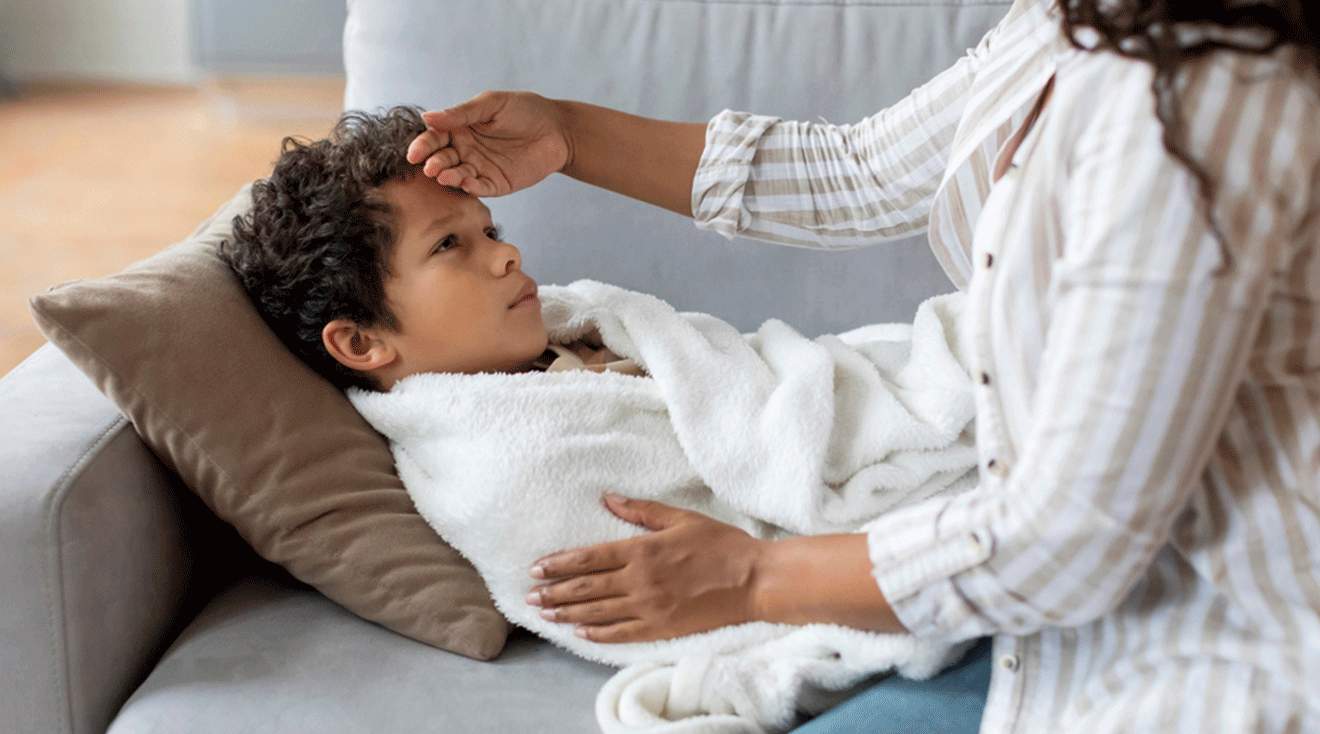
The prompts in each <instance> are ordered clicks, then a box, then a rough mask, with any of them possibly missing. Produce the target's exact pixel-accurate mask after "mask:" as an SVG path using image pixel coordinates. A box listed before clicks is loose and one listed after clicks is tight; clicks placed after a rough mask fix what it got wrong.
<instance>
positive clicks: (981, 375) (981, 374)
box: [976, 370, 990, 385]
mask: <svg viewBox="0 0 1320 734" xmlns="http://www.w3.org/2000/svg"><path fill="white" fill-rule="evenodd" d="M976 381H977V382H979V383H981V384H982V385H989V384H990V374H989V373H987V372H985V371H984V370H977V371H976Z"/></svg>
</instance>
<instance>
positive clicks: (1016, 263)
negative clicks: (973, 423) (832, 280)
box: [693, 0, 1320, 734]
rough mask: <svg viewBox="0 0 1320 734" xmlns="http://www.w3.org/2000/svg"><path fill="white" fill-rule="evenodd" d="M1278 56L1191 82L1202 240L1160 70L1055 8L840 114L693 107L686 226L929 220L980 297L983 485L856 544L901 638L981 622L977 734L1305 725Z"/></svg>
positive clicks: (1312, 457)
mask: <svg viewBox="0 0 1320 734" xmlns="http://www.w3.org/2000/svg"><path fill="white" fill-rule="evenodd" d="M1295 58H1296V54H1295V51H1293V50H1290V49H1284V50H1281V51H1279V52H1277V53H1275V54H1274V55H1272V56H1270V57H1265V58H1254V57H1248V56H1243V55H1237V54H1231V53H1219V54H1216V55H1214V56H1212V57H1209V58H1207V59H1204V60H1202V61H1200V62H1197V63H1196V64H1195V65H1193V66H1192V67H1190V68H1188V69H1187V70H1185V71H1184V72H1182V74H1181V76H1180V77H1179V79H1180V81H1179V84H1180V88H1181V90H1182V93H1183V95H1184V100H1185V101H1184V104H1185V108H1184V109H1185V110H1186V119H1187V120H1188V121H1189V122H1188V129H1187V137H1188V140H1189V141H1190V144H1191V148H1192V151H1193V154H1194V156H1195V158H1196V159H1197V160H1198V161H1200V162H1201V163H1202V164H1203V165H1204V166H1205V168H1206V169H1207V171H1208V172H1209V173H1210V175H1211V177H1212V178H1213V180H1214V181H1216V182H1217V191H1216V193H1215V197H1214V200H1213V201H1214V215H1215V218H1216V221H1217V222H1218V224H1219V225H1220V228H1221V229H1222V231H1223V233H1224V235H1225V241H1224V244H1223V245H1222V246H1221V243H1220V241H1219V240H1218V239H1217V238H1216V237H1215V236H1214V234H1213V232H1212V230H1211V229H1210V227H1209V226H1208V225H1207V219H1206V217H1205V216H1204V214H1203V208H1202V204H1201V201H1202V199H1201V197H1200V195H1199V191H1198V187H1197V183H1196V181H1195V179H1194V178H1193V177H1192V175H1191V174H1190V173H1189V172H1188V171H1187V170H1186V169H1185V168H1184V167H1183V166H1182V165H1181V164H1180V163H1178V162H1177V161H1176V160H1174V159H1173V158H1172V157H1171V156H1170V155H1169V154H1168V153H1167V152H1166V151H1165V149H1164V146H1163V144H1162V142H1161V134H1162V127H1161V126H1160V124H1159V122H1158V120H1157V119H1156V118H1155V117H1154V114H1153V111H1152V110H1153V106H1152V101H1151V91H1150V85H1151V77H1152V71H1151V69H1150V67H1149V66H1148V65H1146V64H1143V63H1140V62H1135V61H1131V60H1126V59H1123V58H1121V57H1119V56H1117V55H1115V54H1111V53H1093V52H1088V51H1082V50H1078V49H1075V48H1073V47H1071V46H1070V45H1069V44H1068V42H1067V40H1066V39H1064V38H1063V35H1062V33H1061V31H1060V26H1059V20H1058V11H1057V8H1055V7H1054V4H1053V2H1052V0H1019V2H1017V3H1016V4H1015V5H1014V6H1013V8H1012V9H1011V10H1010V11H1009V14H1008V16H1007V17H1006V18H1005V19H1004V20H1003V21H1002V22H1001V23H1000V24H999V26H998V27H997V28H995V29H994V30H992V31H991V32H990V33H989V34H988V35H987V36H986V38H985V39H984V40H983V41H982V42H981V43H980V44H979V45H978V47H977V48H976V49H974V50H972V51H970V52H969V53H968V55H967V56H966V57H964V58H963V59H961V60H960V61H959V62H958V63H957V64H956V65H954V66H953V67H952V68H951V69H950V70H948V71H947V72H945V73H944V74H942V75H940V76H939V77H937V78H936V79H934V80H932V81H931V82H929V83H928V84H926V85H925V86H923V87H921V88H920V89H918V90H916V91H915V92H913V94H912V95H911V96H910V97H908V98H907V99H906V100H904V101H902V102H900V103H899V104H897V105H895V106H894V107H892V108H890V109H887V110H884V111H882V112H880V113H878V114H876V115H874V116H873V117H870V118H868V119H866V120H864V121H862V122H860V123H858V124H856V125H849V126H831V125H825V124H805V123H794V122H783V121H779V120H776V119H773V118H765V117H758V116H755V115H749V114H744V113H735V112H727V111H726V112H724V113H721V114H720V115H719V116H717V117H716V118H715V119H713V120H712V121H711V122H710V125H709V126H708V132H707V143H706V149H705V152H704V154H703V158H702V163H701V166H700V168H699V170H698V173H697V176H696V179H695V180H694V184H693V212H694V215H695V217H696V219H697V221H698V224H699V226H702V227H705V228H710V229H714V230H716V231H719V232H722V233H724V234H726V235H730V236H732V235H734V234H740V235H747V236H752V237H757V238H761V239H766V240H771V241H774V242H779V243H784V244H790V245H800V246H811V247H821V248H848V247H856V246H860V245H867V244H872V243H875V242H878V241H882V240H886V239H889V238H892V237H897V236H900V235H905V234H910V233H913V232H919V231H923V230H924V231H926V232H927V234H928V237H929V239H930V242H931V246H932V248H933V249H934V251H935V253H936V255H937V256H938V258H939V260H940V262H941V264H942V265H943V266H944V268H945V270H946V271H947V272H948V274H949V276H950V277H951V278H952V279H953V281H954V282H955V283H956V284H957V285H958V286H959V288H963V289H965V290H966V291H967V292H968V296H969V299H968V300H969V316H968V322H967V328H968V329H970V331H969V332H968V334H969V336H970V339H969V340H968V341H969V343H970V344H971V346H970V347H969V353H968V354H966V355H965V356H966V359H967V363H968V364H969V365H971V367H972V369H973V376H974V379H975V383H976V385H977V398H976V399H977V440H978V450H979V457H980V468H981V472H980V474H981V482H980V484H979V485H978V486H977V487H976V488H975V489H974V490H972V491H970V492H968V493H966V494H962V495H959V496H956V497H953V498H940V499H935V500H931V501H928V502H925V503H922V504H919V505H915V506H913V507H909V508H905V509H903V510H900V511H896V512H895V513H892V514H890V515H887V516H885V517H883V518H881V519H880V520H879V521H878V522H877V523H876V524H875V525H874V526H873V527H872V529H871V530H870V533H869V544H870V549H871V558H872V561H873V563H874V575H875V578H876V580H877V582H878V584H879V586H880V588H881V590H882V591H883V592H884V594H885V596H886V598H887V599H888V600H889V602H890V603H891V604H892V606H893V607H894V610H895V612H896V613H897V614H898V616H899V618H900V619H901V620H902V621H903V623H904V624H905V625H907V627H908V628H909V629H910V630H912V631H913V632H914V633H916V634H919V635H931V636H941V637H945V638H950V639H967V638H971V637H974V636H980V635H994V640H995V642H994V645H995V655H996V660H997V662H996V666H995V672H994V675H993V677H992V681H991V686H990V694H989V698H988V701H987V705H986V710H985V714H984V719H983V723H982V731H983V732H995V733H998V732H1049V733H1050V734H1055V733H1057V732H1085V733H1086V734H1094V733H1096V732H1189V733H1190V732H1197V733H1198V734H1200V733H1202V732H1255V731H1269V732H1301V731H1320V257H1316V254H1317V250H1320V99H1317V97H1318V96H1320V95H1318V93H1317V87H1318V86H1320V85H1318V84H1317V82H1316V80H1315V79H1314V77H1311V76H1307V75H1306V74H1304V73H1303V72H1300V71H1298V70H1297V67H1296V65H1295V63H1293V62H1295ZM1051 80H1053V89H1052V92H1051V94H1050V96H1049V99H1048V102H1047V103H1045V104H1044V106H1043V108H1042V109H1041V111H1040V116H1039V118H1038V119H1037V120H1036V121H1035V123H1034V124H1033V125H1031V126H1030V128H1029V130H1027V129H1026V128H1025V126H1024V121H1025V120H1026V119H1027V117H1028V114H1029V112H1030V111H1031V110H1033V108H1035V107H1036V103H1037V102H1038V101H1041V100H1042V97H1043V95H1042V92H1043V90H1045V89H1046V88H1047V86H1048V85H1049V83H1050V81H1051ZM1019 130H1024V131H1025V133H1026V135H1025V138H1023V139H1022V140H1021V145H1020V146H1018V147H1017V148H1016V149H1015V151H1014V152H1012V155H1011V158H1008V157H1007V155H1006V156H1005V160H1002V161H998V160H997V159H998V156H999V155H1000V153H1001V148H1003V147H1004V144H1005V142H1006V141H1008V140H1009V139H1010V138H1011V137H1013V136H1014V133H1015V132H1017V131H1019ZM997 162H998V163H1000V164H1001V165H1000V166H998V167H999V168H1001V169H1006V173H1004V175H1003V177H1002V178H999V179H998V180H996V178H995V176H994V173H995V171H996V163H997ZM1225 250H1227V251H1228V252H1229V253H1230V254H1231V267H1229V268H1227V269H1222V267H1221V266H1222V265H1223V264H1224V262H1225V259H1224V256H1223V255H1224V252H1225Z"/></svg>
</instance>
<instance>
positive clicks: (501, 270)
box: [494, 242, 522, 275]
mask: <svg viewBox="0 0 1320 734" xmlns="http://www.w3.org/2000/svg"><path fill="white" fill-rule="evenodd" d="M494 264H495V266H496V275H507V274H508V273H511V272H513V271H515V270H518V269H519V268H521V267H522V253H521V252H518V248H516V247H514V246H513V245H510V244H509V243H507V242H501V243H499V247H498V249H497V250H496V256H495V260H494Z"/></svg>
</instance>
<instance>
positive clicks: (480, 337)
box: [380, 176, 547, 387]
mask: <svg viewBox="0 0 1320 734" xmlns="http://www.w3.org/2000/svg"><path fill="white" fill-rule="evenodd" d="M381 192H382V193H383V194H384V196H385V198H386V199H387V200H388V201H389V204H390V206H391V208H392V209H393V212H394V224H395V235H396V240H395V243H394V249H393V252H392V253H391V254H390V271H389V273H388V274H386V277H385V298H386V302H387V303H388V304H389V307H390V309H391V310H392V311H393V312H394V314H395V316H397V317H398V320H399V329H398V331H396V332H391V333H390V334H389V335H388V336H387V338H388V339H390V340H392V343H393V345H394V348H395V351H396V360H395V362H394V364H392V365H391V366H390V367H391V368H392V369H387V370H383V371H382V372H381V374H380V377H382V378H383V382H385V383H386V385H387V387H388V386H389V385H392V384H393V383H394V381H396V380H398V379H400V378H401V377H404V376H406V375H411V374H416V373H419V372H498V371H517V370H520V369H523V368H525V367H526V365H527V363H528V362H530V361H531V360H533V359H535V358H537V357H539V356H540V355H541V353H542V352H544V351H545V348H546V343H547V338H546V331H545V324H544V323H543V322H542V320H541V302H540V300H539V299H538V298H537V297H536V281H534V280H532V279H531V278H530V277H528V276H527V275H526V274H525V273H523V272H522V256H521V254H520V253H519V252H518V248H516V247H514V246H513V245H510V244H508V243H507V242H501V241H500V239H499V231H498V230H497V229H496V227H495V225H494V223H493V222H492V221H491V218H490V210H489V209H487V208H486V206H485V205H484V204H482V203H481V201H480V200H479V199H477V198H476V197H474V196H469V195H467V194H464V193H462V192H459V191H455V190H453V189H449V188H446V187H444V186H441V185H440V184H438V183H436V182H435V180H434V179H430V178H427V177H425V176H411V177H409V178H408V179H407V180H406V181H401V182H400V181H392V182H390V183H387V184H385V185H384V186H383V187H381Z"/></svg>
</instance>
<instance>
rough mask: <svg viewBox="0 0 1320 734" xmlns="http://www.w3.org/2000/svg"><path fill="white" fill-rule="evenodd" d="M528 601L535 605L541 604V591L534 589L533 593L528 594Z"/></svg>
mask: <svg viewBox="0 0 1320 734" xmlns="http://www.w3.org/2000/svg"><path fill="white" fill-rule="evenodd" d="M527 603H528V604H531V605H532V606H534V607H539V606H541V592H539V591H533V592H532V593H530V594H528V595H527Z"/></svg>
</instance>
